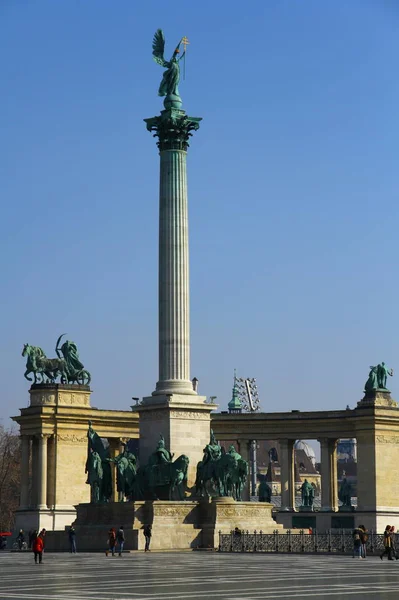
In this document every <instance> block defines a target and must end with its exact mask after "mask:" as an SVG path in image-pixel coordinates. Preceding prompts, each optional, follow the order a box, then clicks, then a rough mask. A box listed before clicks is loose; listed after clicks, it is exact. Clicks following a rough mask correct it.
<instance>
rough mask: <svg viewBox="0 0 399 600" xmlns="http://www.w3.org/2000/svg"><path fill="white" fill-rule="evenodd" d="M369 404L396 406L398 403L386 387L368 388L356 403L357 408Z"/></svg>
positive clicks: (365, 406)
mask: <svg viewBox="0 0 399 600" xmlns="http://www.w3.org/2000/svg"><path fill="white" fill-rule="evenodd" d="M369 406H379V407H389V408H398V403H397V402H396V400H394V399H393V398H392V397H391V392H390V391H389V390H386V389H377V390H368V391H365V392H364V397H363V398H362V399H361V400H360V401H359V402H358V403H357V408H367V407H369Z"/></svg>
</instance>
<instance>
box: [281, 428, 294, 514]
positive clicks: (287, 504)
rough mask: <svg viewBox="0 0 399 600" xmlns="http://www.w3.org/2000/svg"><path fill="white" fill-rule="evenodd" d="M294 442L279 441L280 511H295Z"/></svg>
mask: <svg viewBox="0 0 399 600" xmlns="http://www.w3.org/2000/svg"><path fill="white" fill-rule="evenodd" d="M294 441H295V440H288V439H284V440H279V444H280V456H279V462H280V479H281V510H295V480H294V479H295V470H294Z"/></svg>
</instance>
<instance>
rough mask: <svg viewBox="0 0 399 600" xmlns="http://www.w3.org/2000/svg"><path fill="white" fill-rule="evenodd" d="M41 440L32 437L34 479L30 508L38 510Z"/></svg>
mask: <svg viewBox="0 0 399 600" xmlns="http://www.w3.org/2000/svg"><path fill="white" fill-rule="evenodd" d="M38 464H39V440H38V439H37V437H36V436H35V435H34V436H33V437H32V479H31V486H32V491H31V496H30V507H31V508H36V506H37V503H38V500H37V497H38V482H39V467H38Z"/></svg>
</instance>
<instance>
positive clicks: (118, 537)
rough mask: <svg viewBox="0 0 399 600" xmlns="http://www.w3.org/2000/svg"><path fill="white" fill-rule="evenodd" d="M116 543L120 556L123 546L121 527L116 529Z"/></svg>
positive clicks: (123, 537)
mask: <svg viewBox="0 0 399 600" xmlns="http://www.w3.org/2000/svg"><path fill="white" fill-rule="evenodd" d="M116 541H117V543H118V545H119V556H122V552H123V546H124V545H125V532H124V531H123V525H121V526H120V527H119V529H118V533H117V534H116Z"/></svg>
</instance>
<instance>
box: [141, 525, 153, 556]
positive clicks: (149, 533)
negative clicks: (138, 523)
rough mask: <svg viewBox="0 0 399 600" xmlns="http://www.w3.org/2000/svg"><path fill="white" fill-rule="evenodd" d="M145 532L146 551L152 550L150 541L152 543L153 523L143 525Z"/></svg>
mask: <svg viewBox="0 0 399 600" xmlns="http://www.w3.org/2000/svg"><path fill="white" fill-rule="evenodd" d="M143 533H144V537H145V548H144V552H150V543H151V536H152V525H144V527H143Z"/></svg>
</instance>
